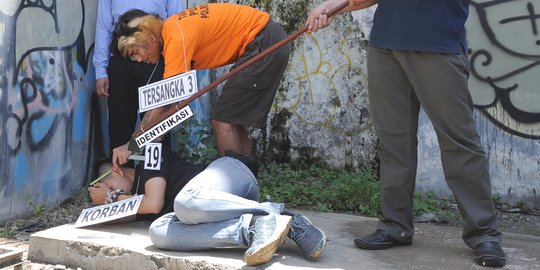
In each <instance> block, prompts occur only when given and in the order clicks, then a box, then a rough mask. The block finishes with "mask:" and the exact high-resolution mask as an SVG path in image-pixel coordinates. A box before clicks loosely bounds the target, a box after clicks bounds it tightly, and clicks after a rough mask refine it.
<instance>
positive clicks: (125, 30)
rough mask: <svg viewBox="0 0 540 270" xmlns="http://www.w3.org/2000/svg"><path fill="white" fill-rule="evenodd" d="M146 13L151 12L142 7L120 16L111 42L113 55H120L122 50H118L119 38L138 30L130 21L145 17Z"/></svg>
mask: <svg viewBox="0 0 540 270" xmlns="http://www.w3.org/2000/svg"><path fill="white" fill-rule="evenodd" d="M146 15H149V14H148V13H146V12H144V11H142V10H140V9H131V10H128V11H126V12H125V13H124V14H122V15H121V16H120V17H119V18H118V22H117V23H116V25H115V26H114V29H113V31H112V33H111V42H110V44H109V52H110V53H111V54H112V55H120V52H119V51H118V39H119V38H120V37H121V36H130V35H132V34H133V33H135V32H136V31H137V27H130V26H129V25H128V23H129V22H130V21H131V20H133V19H135V18H139V17H144V16H146ZM156 16H157V15H156Z"/></svg>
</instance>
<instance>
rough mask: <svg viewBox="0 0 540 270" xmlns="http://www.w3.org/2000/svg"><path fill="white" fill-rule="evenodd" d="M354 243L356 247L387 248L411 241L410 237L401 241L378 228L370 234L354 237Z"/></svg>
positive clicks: (407, 243) (403, 244)
mask: <svg viewBox="0 0 540 270" xmlns="http://www.w3.org/2000/svg"><path fill="white" fill-rule="evenodd" d="M354 243H355V244H356V246H357V247H358V248H361V249H367V250H379V249H387V248H391V247H395V246H408V245H410V244H411V243H412V239H411V240H409V241H407V242H401V241H398V240H396V239H395V238H394V237H392V236H391V235H390V234H389V233H387V232H385V231H383V230H381V229H378V230H376V231H375V232H374V233H372V234H368V235H366V236H364V237H361V238H358V239H354Z"/></svg>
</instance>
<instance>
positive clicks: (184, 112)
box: [135, 105, 193, 148]
mask: <svg viewBox="0 0 540 270" xmlns="http://www.w3.org/2000/svg"><path fill="white" fill-rule="evenodd" d="M192 116H193V111H192V110H191V107H189V105H188V106H186V107H184V108H182V109H180V110H178V111H177V112H175V113H174V114H173V115H171V116H169V117H168V118H166V119H165V120H163V121H161V122H159V123H158V124H157V125H155V126H153V127H152V128H151V129H149V130H147V131H145V132H144V133H143V134H141V135H140V136H139V137H137V138H135V142H137V146H138V147H139V148H142V147H143V146H145V145H146V144H148V143H150V142H152V141H153V140H155V139H157V138H159V137H160V136H162V135H164V134H165V133H167V131H169V130H171V129H173V128H174V127H176V126H178V125H180V123H182V122H184V121H186V120H188V119H189V118H190V117H192Z"/></svg>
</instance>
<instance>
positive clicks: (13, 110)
mask: <svg viewBox="0 0 540 270" xmlns="http://www.w3.org/2000/svg"><path fill="white" fill-rule="evenodd" d="M96 8H97V2H96V1H91V0H80V1H73V0H18V1H16V0H10V1H8V2H7V3H6V4H5V5H4V4H2V6H0V24H2V26H3V28H4V31H3V32H2V33H3V35H2V36H1V39H0V40H1V43H2V48H3V49H2V51H1V52H0V55H1V57H2V58H1V59H2V61H1V67H2V73H1V74H0V75H1V83H0V85H1V89H0V91H1V95H0V98H1V99H0V102H1V107H2V109H3V110H2V111H3V114H2V119H1V123H2V124H1V127H2V133H1V138H2V143H1V144H2V148H0V155H1V156H2V159H3V162H2V165H0V166H5V167H3V168H2V170H1V173H2V175H1V179H0V182H1V185H2V187H4V189H3V190H2V192H1V193H0V205H2V210H0V221H2V220H6V219H9V218H11V217H13V216H17V215H21V214H24V213H25V212H28V209H29V208H30V207H32V205H38V204H41V205H52V204H54V203H57V202H59V201H61V200H63V199H66V198H69V197H70V196H72V195H73V193H74V192H77V191H78V190H80V188H81V185H82V183H84V182H86V180H87V179H86V178H87V177H89V176H90V175H91V170H92V169H93V168H92V165H91V162H93V160H92V158H93V154H94V152H93V151H95V150H93V149H92V142H93V140H94V139H93V136H92V131H91V130H92V127H93V126H99V125H97V124H96V123H94V122H93V121H99V119H97V118H96V117H93V116H92V112H93V110H91V106H96V104H95V100H96V99H95V98H93V97H95V94H94V88H95V85H94V84H95V82H94V74H93V68H90V65H91V61H89V59H90V57H91V55H90V54H91V52H92V51H93V50H92V48H93V47H92V46H93V40H94V34H93V33H94V31H95V30H94V29H95V14H96ZM93 100H94V101H93ZM96 111H97V110H96ZM98 118H99V117H98ZM4 206H5V207H4Z"/></svg>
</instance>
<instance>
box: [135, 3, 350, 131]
mask: <svg viewBox="0 0 540 270" xmlns="http://www.w3.org/2000/svg"><path fill="white" fill-rule="evenodd" d="M348 5H349V1H348V0H345V1H344V2H343V3H341V4H340V5H339V6H337V7H335V8H334V9H332V10H330V11H328V12H327V13H326V15H327V16H328V17H332V16H334V15H335V14H336V13H338V12H339V11H340V10H342V9H344V8H346V7H347V6H348ZM307 30H308V25H304V27H302V28H301V29H299V30H296V31H295V32H294V33H292V34H291V35H289V36H288V37H286V38H285V39H283V40H281V41H279V42H278V43H276V44H274V45H273V46H272V47H270V48H268V49H266V50H264V51H262V52H260V53H259V54H257V55H255V56H254V57H253V58H250V59H249V60H247V61H246V62H244V63H242V64H241V65H238V66H237V67H236V68H235V69H233V70H231V71H229V72H227V73H225V74H223V76H221V77H220V78H218V79H216V80H215V81H213V82H212V83H210V84H209V85H207V86H206V87H204V88H203V89H201V90H199V91H198V92H197V93H195V94H194V95H192V96H191V97H189V98H187V99H185V100H182V102H180V103H179V104H176V106H171V107H170V108H169V109H168V110H167V111H165V112H163V113H162V114H160V115H158V116H156V118H154V119H153V120H152V121H149V122H148V124H147V125H145V126H141V129H142V130H149V129H151V128H152V127H154V126H155V125H157V124H159V123H160V122H161V121H163V120H165V119H166V118H167V117H169V116H171V115H173V114H174V113H176V112H177V111H178V110H180V109H182V108H184V107H185V106H187V105H188V104H189V103H190V102H192V101H193V100H195V99H196V98H198V97H200V96H201V95H203V94H205V93H206V92H208V91H210V90H212V89H214V88H215V87H216V86H218V85H219V84H221V83H222V82H224V81H225V80H227V79H229V78H231V77H232V76H234V75H236V74H237V73H238V72H240V71H242V70H244V69H245V68H247V67H249V66H250V65H252V64H253V63H255V62H257V61H259V60H261V59H262V58H263V57H265V56H267V55H268V54H270V53H272V52H274V51H275V50H277V49H279V48H280V47H281V46H283V45H285V44H287V43H288V42H290V41H292V40H294V39H296V38H297V37H298V36H300V35H301V34H303V33H305V32H306V31H307ZM141 125H142V124H141ZM141 129H138V130H137V131H135V133H134V134H133V138H132V139H134V138H135V137H137V136H139V135H141V134H142V133H143V132H142V130H141Z"/></svg>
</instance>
